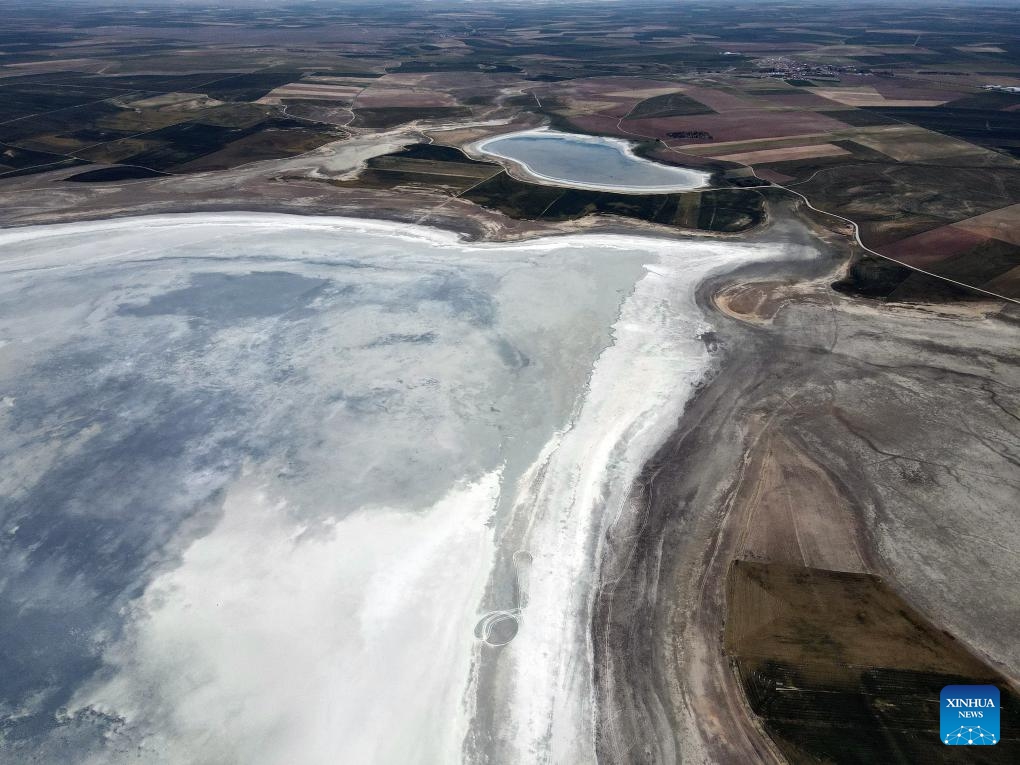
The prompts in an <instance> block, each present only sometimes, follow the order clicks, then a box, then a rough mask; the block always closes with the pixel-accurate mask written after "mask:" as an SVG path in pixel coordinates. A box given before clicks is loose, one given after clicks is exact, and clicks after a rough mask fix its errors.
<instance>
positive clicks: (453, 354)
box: [0, 214, 806, 763]
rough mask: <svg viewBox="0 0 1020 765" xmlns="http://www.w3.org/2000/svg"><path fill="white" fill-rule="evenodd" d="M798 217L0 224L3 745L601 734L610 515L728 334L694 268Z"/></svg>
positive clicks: (236, 748) (153, 746) (542, 752)
mask: <svg viewBox="0 0 1020 765" xmlns="http://www.w3.org/2000/svg"><path fill="white" fill-rule="evenodd" d="M798 249H799V248H797V247H792V246H786V247H781V246H779V245H769V244H752V243H737V242H720V241H704V240H702V241H697V240H686V241H676V240H665V239H655V238H643V237H633V236H610V235H597V236H596V235H574V236H566V237H556V238H548V239H541V240H535V241H531V242H527V243H517V244H468V243H465V242H462V241H460V240H458V239H457V238H456V237H455V236H454V235H452V234H447V233H442V232H439V231H435V230H431V229H426V228H414V227H409V226H398V225H392V224H386V223H377V222H367V221H360V220H353V219H342V218H311V217H298V216H286V215H270V214H194V215H176V216H162V217H146V218H127V219H119V220H113V221H101V222H93V223H79V224H66V225H50V226H37V227H31V228H22V229H8V230H6V231H2V232H0V271H2V273H3V278H2V280H0V306H2V307H0V413H2V417H3V428H2V431H0V438H2V445H0V454H2V455H3V457H2V470H0V481H2V482H3V486H2V491H0V496H2V497H3V499H2V505H0V524H2V525H0V547H2V551H3V554H2V555H0V582H2V590H0V637H2V640H3V642H4V647H5V650H4V651H3V652H2V653H0V677H3V678H4V681H3V683H0V708H2V709H4V710H5V712H7V713H9V714H11V715H12V719H13V721H14V722H13V724H12V725H11V726H10V727H9V728H8V730H6V731H5V733H4V738H3V740H2V741H0V752H2V751H3V750H4V749H6V750H7V751H8V756H10V755H13V756H14V757H15V760H17V759H18V758H24V759H23V760H22V761H26V760H32V761H40V762H62V763H64V762H67V763H76V762H89V763H100V762H103V763H107V762H113V763H116V762H127V761H131V762H138V761H144V762H148V763H178V762H197V761H203V762H243V763H280V762H296V761H300V762H310V763H319V762H321V763H327V762H328V763H334V762H351V763H354V762H401V763H433V762H456V761H461V760H467V761H481V760H484V759H486V758H491V759H494V760H495V761H516V762H542V761H546V762H587V761H591V760H592V758H593V754H594V731H593V719H594V714H595V712H594V704H593V693H594V692H593V676H592V674H593V668H592V666H591V645H590V639H589V635H588V625H589V623H590V620H591V602H592V587H593V584H594V582H595V579H596V576H597V568H598V566H597V561H598V559H599V550H600V545H601V544H602V542H603V540H604V538H605V534H606V533H607V530H608V529H610V528H611V527H612V526H613V524H614V523H615V522H616V521H617V519H618V517H619V515H620V513H621V512H622V511H623V509H624V498H625V496H626V494H627V492H628V490H629V489H630V487H631V484H632V482H633V480H634V479H635V477H636V475H637V474H638V472H639V471H640V469H641V467H642V465H643V464H644V463H645V461H646V460H647V458H648V456H649V455H650V454H651V453H652V452H653V451H654V450H655V449H656V448H657V447H658V446H659V445H660V444H661V443H662V442H663V440H664V439H665V438H666V436H667V435H668V434H669V432H670V431H671V429H672V428H673V427H674V426H675V423H676V420H677V418H678V416H679V415H680V413H681V412H682V410H683V407H684V405H685V402H686V401H687V400H688V399H689V398H690V396H691V394H692V392H693V390H694V387H695V385H696V384H697V383H698V382H699V380H701V379H702V378H703V377H704V375H705V374H706V373H707V372H708V371H709V370H710V368H711V366H712V364H713V359H712V354H711V353H710V351H709V348H708V342H707V338H706V333H708V332H709V331H710V330H711V326H710V325H709V324H708V323H706V319H705V317H704V316H703V315H702V313H701V311H700V310H699V308H698V307H697V306H696V304H695V301H694V290H695V287H696V286H697V285H698V284H699V283H700V282H701V281H702V280H704V279H705V278H706V277H707V276H708V275H710V274H712V273H716V272H719V271H723V270H728V269H732V268H734V267H735V266H737V265H739V264H744V263H750V262H755V261H763V260H768V259H775V258H779V257H786V258H789V257H792V256H794V255H797V254H798V253H797V252H796V251H797V250H798ZM805 251H806V250H805ZM33 758H34V759H33Z"/></svg>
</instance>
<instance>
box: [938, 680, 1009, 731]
mask: <svg viewBox="0 0 1020 765" xmlns="http://www.w3.org/2000/svg"><path fill="white" fill-rule="evenodd" d="M940 722H941V725H940V726H939V729H940V737H941V738H942V743H943V744H949V745H950V746H992V745H993V744H997V743H999V689H998V688H996V687H995V686H994V685H947V686H946V687H945V688H943V689H942V714H941V716H940Z"/></svg>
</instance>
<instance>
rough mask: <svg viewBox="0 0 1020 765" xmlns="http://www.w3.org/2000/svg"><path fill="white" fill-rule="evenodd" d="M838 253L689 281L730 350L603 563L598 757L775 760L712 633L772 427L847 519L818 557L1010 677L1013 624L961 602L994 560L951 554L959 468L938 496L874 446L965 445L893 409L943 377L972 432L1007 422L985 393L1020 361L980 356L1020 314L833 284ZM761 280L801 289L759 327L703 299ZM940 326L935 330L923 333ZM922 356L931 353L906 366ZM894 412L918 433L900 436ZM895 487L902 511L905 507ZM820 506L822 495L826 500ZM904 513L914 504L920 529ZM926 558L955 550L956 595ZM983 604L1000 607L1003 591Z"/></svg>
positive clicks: (1004, 463) (719, 627)
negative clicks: (849, 561)
mask: <svg viewBox="0 0 1020 765" xmlns="http://www.w3.org/2000/svg"><path fill="white" fill-rule="evenodd" d="M819 246H822V245H821V244H820V245H819ZM848 249H849V246H848V245H847V244H843V243H835V244H830V245H828V246H825V250H826V251H827V253H828V255H829V257H828V258H827V259H826V260H827V268H825V267H822V268H819V264H813V263H800V264H798V263H795V262H786V263H783V264H768V265H764V266H749V267H745V268H739V269H736V270H734V271H731V272H729V273H728V274H725V275H718V276H716V277H714V278H709V279H707V280H705V281H703V282H702V284H701V285H700V286H699V290H698V304H699V306H700V307H701V308H702V310H704V311H705V312H706V314H707V316H709V317H710V318H709V320H710V321H711V322H712V323H713V324H715V325H716V326H717V327H718V331H719V337H718V338H717V341H718V342H719V343H720V344H721V345H722V346H723V348H724V350H723V352H722V354H721V361H720V367H719V369H718V370H717V373H716V374H714V375H713V376H712V377H711V379H709V380H706V381H705V383H704V385H703V386H702V387H701V388H700V389H699V390H698V392H697V394H696V395H695V396H694V397H693V398H692V400H691V401H690V402H689V403H688V406H687V408H686V409H685V411H684V414H683V416H682V418H681V420H680V421H679V423H678V427H677V428H676V429H675V431H674V432H673V433H672V434H671V435H670V437H669V438H668V439H667V441H666V442H665V443H664V444H663V445H662V447H661V448H660V449H659V451H658V452H657V453H656V454H655V455H654V456H653V457H652V458H651V459H650V460H649V461H648V463H647V464H646V466H645V469H644V470H643V472H642V475H641V478H640V479H639V480H638V482H637V484H636V486H635V491H634V493H633V495H632V496H631V498H630V506H631V508H632V512H631V514H630V519H631V524H630V525H627V526H625V527H621V528H619V529H615V530H614V533H613V534H612V535H611V538H610V540H609V541H608V542H607V545H606V550H607V553H606V555H605V556H604V557H603V559H602V561H601V566H600V590H599V597H598V603H597V610H596V618H595V619H594V621H593V625H592V638H593V641H594V644H595V653H596V657H597V660H596V662H595V666H596V668H597V676H596V685H597V688H598V692H599V701H600V704H599V708H600V727H599V732H600V738H599V746H598V754H599V758H600V759H601V760H604V761H609V762H612V761H619V758H620V757H622V756H623V753H624V752H625V751H626V750H627V748H628V747H629V746H631V745H633V743H634V742H639V741H640V742H648V743H647V750H646V751H647V752H649V755H648V756H649V759H650V760H651V761H667V762H668V761H675V760H677V759H680V760H683V759H688V758H689V759H691V760H693V761H705V760H708V761H716V762H727V761H762V762H782V761H784V759H783V757H782V756H781V755H780V754H779V751H778V749H776V747H775V745H774V744H773V742H772V740H771V739H770V738H769V736H768V735H767V734H765V732H764V730H763V729H762V727H761V723H760V722H759V720H758V718H757V717H756V716H755V715H754V714H753V713H752V712H751V710H750V708H749V707H748V704H747V701H746V698H745V696H744V692H743V689H742V687H740V685H739V684H738V682H737V678H736V675H735V674H734V672H733V671H732V669H731V666H730V663H729V660H728V659H727V657H726V655H725V653H724V646H723V643H722V636H723V629H724V626H725V624H726V606H725V582H726V575H727V570H728V567H729V562H730V561H731V560H734V559H736V558H739V557H742V556H746V555H748V554H749V553H748V551H747V550H746V549H745V548H744V547H743V545H744V541H743V540H744V538H745V536H744V535H745V533H746V532H745V531H743V526H744V524H746V523H749V522H750V521H749V518H747V517H745V516H746V513H747V512H748V510H747V509H746V508H747V502H748V501H750V500H749V499H748V497H747V492H748V491H750V489H748V488H747V487H748V486H749V485H752V484H753V483H754V482H755V481H757V480H759V478H758V477H757V475H756V471H758V470H760V469H761V468H760V467H759V465H758V462H757V460H758V459H759V457H758V456H756V455H760V454H761V449H762V448H771V447H767V445H768V444H769V443H771V442H772V439H773V437H774V438H777V439H778V438H782V439H787V440H788V441H790V442H791V443H793V444H795V445H796V448H797V449H798V450H799V454H800V455H802V458H803V459H807V460H810V461H811V462H812V463H813V464H815V465H817V466H819V469H820V470H822V471H823V472H824V474H826V475H828V476H829V479H830V480H831V481H832V482H833V485H834V486H835V487H836V491H837V492H838V496H839V499H840V501H841V502H843V503H845V504H846V506H847V508H849V510H850V526H849V527H847V529H846V530H845V531H844V532H843V533H842V534H837V535H835V537H832V538H831V539H830V540H829V546H828V548H825V547H824V544H823V548H822V549H823V551H824V554H823V556H822V564H821V566H822V567H823V568H826V567H828V568H836V569H838V568H841V567H842V565H844V564H840V563H838V562H837V561H839V560H843V559H845V558H846V556H847V555H848V554H850V553H851V552H853V551H857V553H859V554H860V556H861V558H860V560H861V563H860V565H863V566H864V570H865V571H867V572H869V573H872V574H874V575H877V576H880V577H883V578H884V579H885V580H886V581H887V583H888V584H889V585H890V586H891V587H892V588H893V589H894V590H895V591H897V592H898V593H899V594H900V596H901V597H903V598H904V599H905V600H906V601H907V602H908V603H910V604H911V605H913V606H915V607H917V608H918V609H919V610H920V611H921V612H922V613H925V614H927V616H928V617H929V618H930V619H931V620H932V621H933V623H934V624H936V625H937V626H938V627H939V628H941V629H948V630H950V631H951V632H952V633H953V634H954V635H956V636H957V637H958V638H959V640H960V641H961V643H962V644H963V645H965V646H967V648H968V649H969V650H970V651H972V652H973V653H974V654H975V655H977V656H979V657H981V658H982V659H983V661H985V662H986V664H987V665H989V666H992V667H996V668H997V669H998V670H999V671H1001V672H1003V673H1004V674H1005V675H1006V676H1007V677H1012V679H1013V681H1014V682H1015V681H1016V680H1017V678H1016V676H1015V674H1014V673H1011V672H1010V670H1009V669H1008V668H1009V667H1010V666H1016V658H1017V657H1016V655H1015V654H1016V649H1015V647H1014V648H1010V647H1009V645H1008V641H1004V640H1003V639H1002V637H1001V635H1002V634H1015V631H1016V629H1017V627H1018V626H1020V625H1018V624H1017V622H1018V621H1020V620H1018V618H1017V617H1016V616H1015V615H1014V616H1013V617H1011V618H1010V617H1000V620H999V624H998V625H997V626H994V625H990V624H988V620H987V619H982V618H980V617H979V616H978V615H977V614H963V613H961V612H960V605H959V597H958V596H956V595H955V592H957V591H965V590H966V589H967V587H973V586H977V584H976V581H977V580H978V579H979V578H980V577H978V576H977V575H975V574H972V573H971V572H970V571H969V570H968V566H975V565H977V564H976V561H977V560H985V559H984V558H982V557H979V556H985V555H987V553H985V552H984V550H983V549H980V550H979V549H978V548H977V547H974V546H971V545H968V546H967V549H966V550H960V549H959V546H958V545H957V543H956V539H957V536H956V535H954V534H952V533H950V530H953V531H957V532H958V530H959V529H960V528H961V525H965V524H966V520H965V519H960V518H959V517H958V514H957V512H956V508H957V507H959V506H960V505H961V503H966V502H967V501H968V494H967V492H968V491H971V489H970V488H969V487H967V488H964V487H961V486H958V485H953V484H952V479H948V480H947V481H946V482H942V480H941V478H940V475H938V474H937V475H936V476H935V478H934V481H935V484H934V485H935V486H937V487H938V490H937V491H934V492H932V491H931V490H930V488H928V489H926V488H925V485H923V484H912V483H910V482H909V481H903V480H902V479H901V478H900V477H899V474H898V473H892V474H890V473H883V472H881V467H880V466H881V465H882V464H883V463H882V460H886V459H888V458H887V457H883V454H885V453H886V452H890V453H894V454H895V453H907V454H909V453H910V448H908V447H907V446H906V445H904V446H897V447H894V446H888V445H887V444H889V443H893V444H895V443H896V442H897V441H898V440H907V439H910V438H919V439H922V440H924V441H930V442H940V441H945V442H950V443H955V442H957V441H958V442H959V443H960V444H961V445H963V444H967V443H968V442H969V437H968V436H967V434H966V433H960V432H958V428H957V427H956V426H954V424H953V423H952V421H949V420H943V419H940V418H932V417H931V416H930V415H929V414H927V407H928V403H927V402H926V401H924V400H915V401H909V400H908V401H907V403H905V404H904V403H903V401H902V397H897V396H896V391H897V390H898V389H900V388H901V387H902V386H906V385H909V386H911V387H918V386H923V387H925V388H930V387H931V385H932V382H930V381H929V380H930V379H940V380H942V381H943V382H942V385H943V386H945V387H947V388H948V387H950V386H948V385H947V384H946V382H945V380H947V379H948V380H951V381H952V388H953V390H946V391H945V392H942V391H940V393H939V395H940V396H942V397H943V398H944V399H945V403H944V404H943V406H950V404H949V401H952V402H953V403H954V405H955V406H956V407H957V408H958V409H959V410H960V414H961V417H963V418H969V420H970V421H971V422H972V423H974V425H972V426H975V425H976V426H977V427H987V428H988V429H989V430H990V431H991V432H995V430H994V429H996V428H998V429H1001V428H1003V427H1004V428H1006V432H1009V425H1007V424H1005V422H1006V420H1005V419H1004V418H1003V416H1002V412H1001V411H997V407H996V404H995V402H994V400H992V398H991V395H992V394H989V393H987V392H983V391H984V390H985V388H983V387H982V386H986V387H987V386H990V385H992V384H994V383H995V382H996V381H997V382H999V384H1002V383H1003V382H1004V383H1006V384H1007V385H1008V386H1012V389H1014V390H1015V389H1016V388H1017V387H1018V386H1020V362H1017V361H1016V360H1015V359H1014V360H1013V362H1012V363H1011V364H1007V363H1006V362H1005V361H1004V360H1003V361H1000V362H999V365H1000V371H999V373H998V374H995V373H991V372H990V371H989V370H988V369H987V368H986V365H985V362H984V360H983V356H982V353H981V352H978V351H974V350H973V348H974V347H975V346H976V345H977V346H980V345H981V343H982V342H984V343H986V344H989V345H990V344H991V343H993V342H994V343H995V344H996V345H995V346H994V347H996V348H998V349H1000V351H999V352H1000V353H1001V352H1002V351H1003V350H1004V348H1005V347H1008V344H1009V342H1010V337H1011V332H1014V331H1015V329H1014V325H1016V324H1017V323H1020V312H1017V311H1016V310H1015V308H1014V307H1013V306H1010V305H1009V304H1007V303H1005V302H1003V303H999V302H998V301H988V302H986V303H984V304H982V305H981V306H976V307H972V308H971V309H970V310H969V311H963V310H960V311H955V312H954V311H951V310H944V309H943V308H942V307H937V306H927V305H916V306H911V307H907V306H904V305H896V304H882V303H880V302H878V301H872V300H867V299H862V298H850V297H847V296H843V295H839V294H837V293H833V292H832V291H831V290H830V289H829V288H828V285H827V282H828V281H831V278H832V270H834V269H835V268H836V267H837V266H838V264H839V263H843V262H845V258H846V254H847V251H848ZM777 279H778V280H779V281H778V282H777V281H776V280H777ZM756 283H761V284H770V283H772V284H777V283H778V284H782V285H797V287H798V289H797V290H796V293H795V294H785V295H784V293H783V290H782V289H776V290H774V293H775V294H777V295H783V296H782V297H781V298H779V299H777V305H778V308H776V311H775V314H774V316H773V317H772V318H770V319H769V320H768V321H767V322H757V321H754V320H753V318H754V317H749V318H748V319H747V320H741V319H740V318H739V317H738V316H737V315H735V314H734V313H730V312H727V311H724V310H722V307H721V306H718V305H716V304H715V300H714V299H715V296H716V295H718V294H719V293H720V292H721V291H722V290H724V289H727V288H732V287H733V286H735V285H754V284H756ZM766 291H767V290H766ZM933 321H937V322H938V324H936V325H935V326H937V327H938V330H937V331H936V332H935V333H934V337H935V340H934V341H931V340H929V339H928V330H929V327H930V323H931V322H933ZM876 332H879V333H881V335H880V336H881V337H882V338H883V342H882V344H877V343H876V340H875V339H874V335H875V333H876ZM1003 343H1006V346H1003V345H1002V344H1003ZM915 357H920V358H924V359H925V360H926V363H922V362H918V363H916V364H915V363H914V362H913V359H914V358H915ZM871 362H875V363H876V364H877V363H880V364H881V366H874V365H871ZM837 384H838V387H837ZM992 390H994V389H992ZM880 391H881V392H880ZM833 399H835V400H836V401H839V402H841V403H840V404H839V409H835V410H833V408H832V407H833V406H834V404H833V403H832V400H833ZM885 400H895V401H897V402H898V407H897V408H896V409H894V410H891V411H893V412H895V414H894V415H892V416H890V417H889V419H888V424H887V423H886V421H884V420H883V419H882V418H881V417H879V418H877V419H876V418H874V417H872V415H871V413H870V411H869V410H871V409H874V408H876V406H877V405H878V404H879V402H882V401H885ZM840 412H846V413H845V414H840ZM964 412H965V414H964ZM897 418H899V419H897ZM901 421H903V422H909V423H913V422H915V421H916V423H917V425H916V427H915V428H913V429H911V428H910V427H909V426H908V427H907V428H906V430H903V429H901V428H900V427H898V424H897V423H899V422H901ZM876 444H882V446H877V445H876ZM913 448H915V449H916V448H917V447H913ZM879 450H880V452H881V453H878V452H879ZM868 452H871V454H872V455H873V456H867V455H868ZM958 459H959V461H960V463H961V464H959V465H958V469H959V470H961V471H971V470H973V471H978V472H988V473H994V474H995V475H997V476H998V477H1000V478H1001V479H1002V480H1003V481H1005V482H1006V484H1007V485H1008V484H1010V483H1013V482H1015V481H1018V480H1020V475H1018V473H1020V470H1017V468H1016V466H1015V465H1014V464H1013V463H1011V462H1010V461H1009V460H1008V459H1005V458H1003V459H1001V460H1000V461H999V462H998V463H995V464H994V465H991V466H990V465H989V464H985V463H987V459H986V460H983V461H982V460H981V459H980V458H978V457H976V456H974V455H973V454H970V453H968V452H964V453H963V456H960V457H959V458H958ZM926 464H927V463H926ZM932 469H935V470H941V469H939V468H932ZM947 476H948V474H947ZM981 480H984V479H981ZM904 494H906V495H908V496H912V497H913V501H912V503H907V502H906V501H904V500H902V499H901V495H904ZM818 501H819V503H820V505H824V504H825V502H826V501H827V500H825V499H823V498H822V497H821V495H819V499H818ZM987 501H988V502H989V505H990V506H991V507H992V508H994V510H989V511H988V512H991V513H993V514H994V513H996V512H997V513H998V514H999V517H1009V506H1008V490H1007V494H1006V495H1005V496H1002V495H995V494H993V495H991V496H990V497H989V498H988V500H987ZM916 507H922V508H924V512H925V513H927V514H928V517H927V518H926V519H925V520H922V519H924V518H925V515H919V514H918V511H917V509H916ZM802 522H803V523H805V524H808V528H809V527H810V523H811V522H812V521H810V516H805V520H803V521H802ZM932 524H934V526H933V525H932ZM799 533H802V534H808V533H809V532H808V529H807V528H804V529H801V530H800V532H799ZM750 554H751V555H752V557H753V556H754V555H761V554H762V553H750ZM802 554H803V555H804V556H805V557H804V560H811V559H810V558H809V557H807V553H806V552H802ZM825 556H828V558H826V557H825ZM927 556H936V557H939V558H940V559H945V560H948V561H951V563H950V564H949V565H948V566H946V568H945V571H943V572H942V573H943V575H944V576H945V577H946V580H947V582H952V583H953V584H952V585H951V586H949V585H946V584H940V583H939V582H931V581H929V578H928V572H927V569H926V565H925V563H924V560H925V559H926V557H927ZM826 561H829V562H826ZM996 564H997V565H1003V566H1009V567H1011V573H1010V574H1009V575H1007V576H1006V577H1005V580H1008V579H1011V578H1012V576H1014V575H1016V574H1018V573H1020V571H1018V570H1017V569H1020V566H1018V565H1017V563H1016V562H1015V561H1014V560H1011V559H1010V556H1008V555H1005V554H1002V553H1000V554H998V555H996ZM808 565H820V564H818V563H809V564H808ZM978 568H979V569H981V570H983V569H982V567H981V566H978ZM947 589H948V590H949V592H947ZM994 597H996V598H997V599H998V600H997V602H998V603H1000V607H1001V608H1003V609H1004V610H1007V611H1008V606H1007V605H1006V604H1007V603H1008V602H1009V594H1008V592H1007V590H1006V588H1005V587H1002V588H998V589H997V590H996V592H995V595H994ZM1014 614H1015V612H1014ZM1003 631H1004V632H1003Z"/></svg>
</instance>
